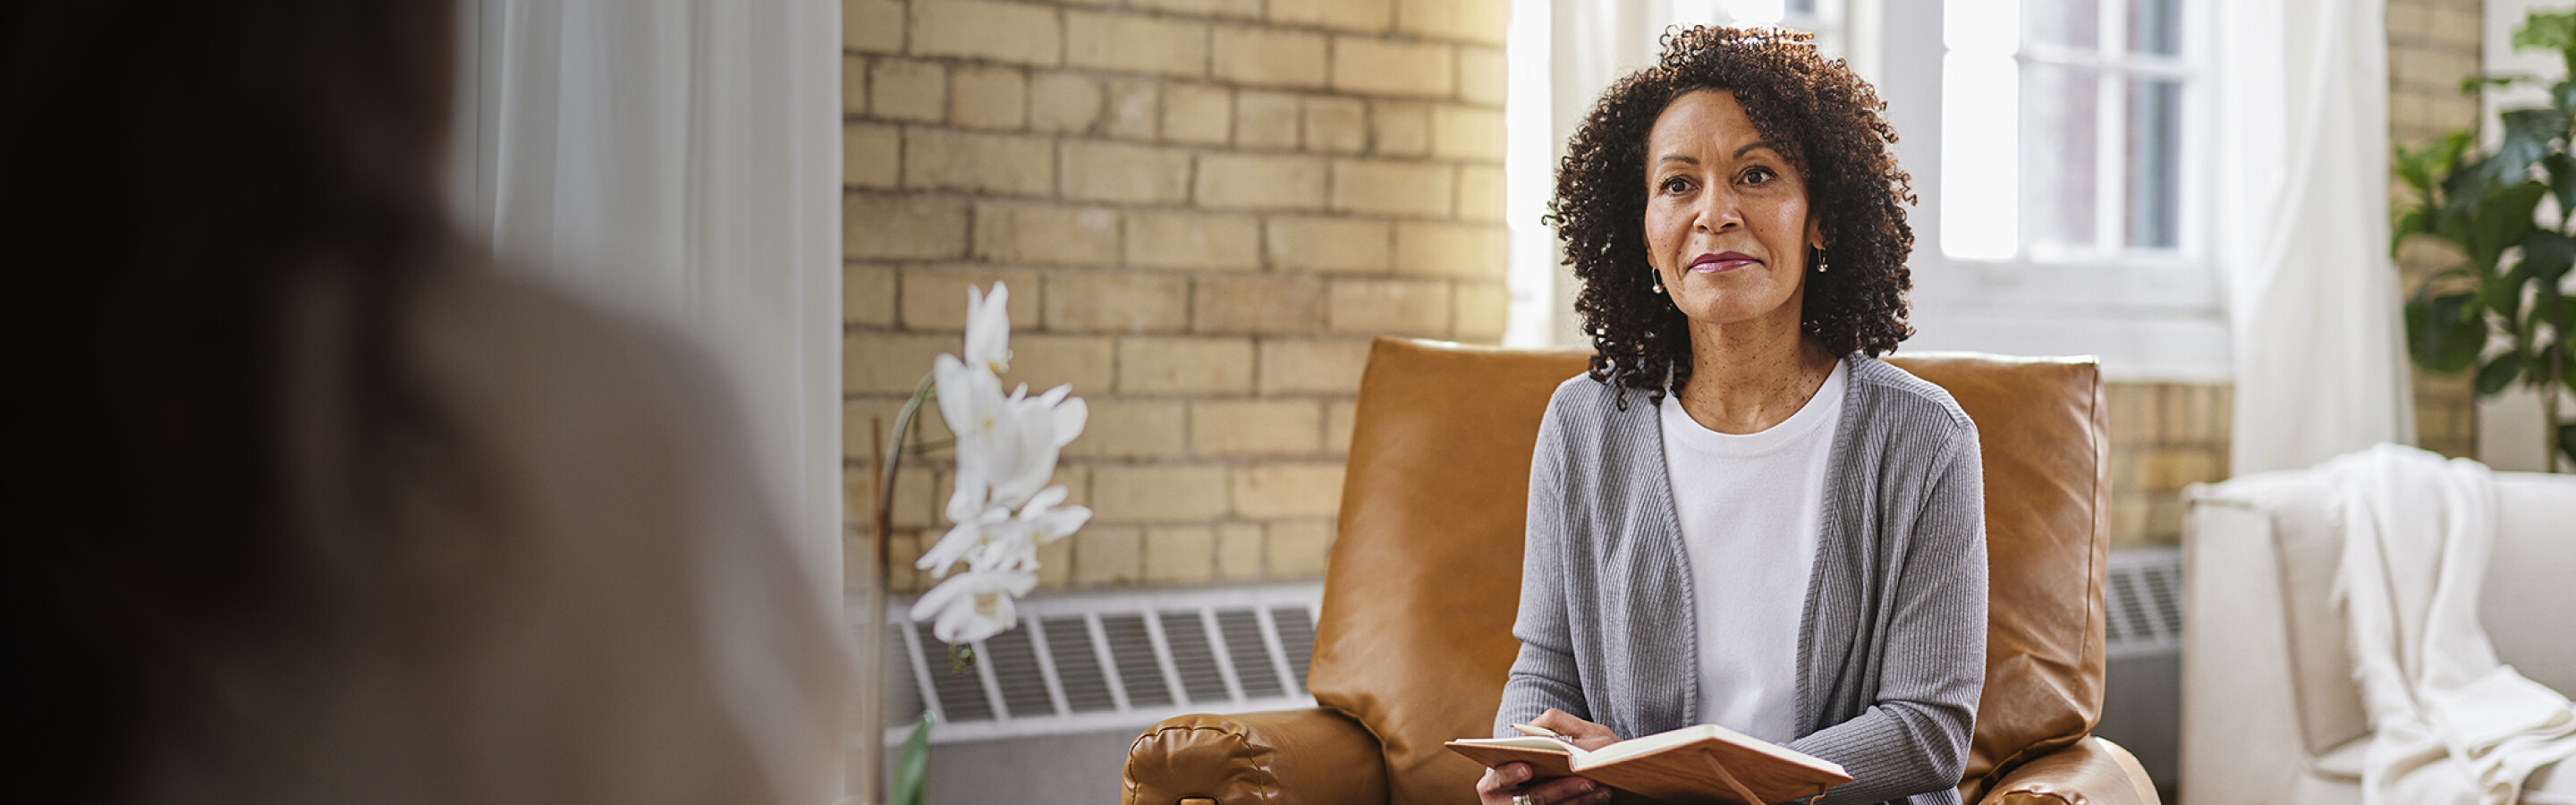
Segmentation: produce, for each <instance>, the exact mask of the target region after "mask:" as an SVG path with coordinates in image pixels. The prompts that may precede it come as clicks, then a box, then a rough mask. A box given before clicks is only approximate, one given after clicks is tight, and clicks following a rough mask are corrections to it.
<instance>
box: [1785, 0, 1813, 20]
mask: <svg viewBox="0 0 2576 805" xmlns="http://www.w3.org/2000/svg"><path fill="white" fill-rule="evenodd" d="M1789 13H1791V14H1803V15H1806V16H1809V17H1813V16H1815V15H1816V0H1789Z"/></svg>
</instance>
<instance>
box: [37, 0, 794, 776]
mask: <svg viewBox="0 0 2576 805" xmlns="http://www.w3.org/2000/svg"><path fill="white" fill-rule="evenodd" d="M455 19H456V11H455V9H454V8H453V7H452V6H451V4H450V3H449V2H446V0H381V1H378V2H349V1H348V0H225V1H221V2H197V3H141V2H125V1H123V0H82V1H81V2H8V3H0V110H5V111H0V254H5V255H6V258H5V259H6V261H7V265H6V268H5V270H0V331H5V335H0V371H5V373H6V377H7V378H8V384H9V385H8V394H7V398H8V402H7V408H6V415H5V416H0V547H5V551H6V555H5V556H0V574H5V575H0V598H5V601H4V602H0V612H5V615H0V618H5V621H6V624H7V632H6V635H5V638H0V640H5V642H0V645H5V646H6V647H7V648H6V649H5V650H6V651H7V652H9V654H10V658H9V660H8V664H9V670H10V676H11V681H12V682H13V684H12V685H11V686H10V690H9V692H8V694H7V699H6V700H7V705H6V710H5V712H0V723H4V724H6V729H7V730H9V732H10V733H12V734H11V735H10V736H9V737H10V739H11V740H10V743H11V745H13V746H16V747H20V749H19V750H18V751H17V752H16V753H15V756H14V757H13V758H12V760H13V763H12V766H13V767H14V768H17V769H19V770H20V771H19V772H18V773H16V774H13V775H12V780H11V784H12V788H13V789H14V793H16V794H18V795H19V796H18V798H20V799H24V800H26V801H39V802H76V803H106V802H142V803H155V802H176V801H189V802H213V803H229V802H260V803H307V802H310V803H326V802H327V803H349V802H380V803H411V802H421V803H429V802H474V803H521V802H525V803H539V802H543V803H571V802H617V803H659V802H670V803H716V802H723V803H763V802H800V803H819V802H824V801H827V800H828V799H829V798H830V797H831V795H833V794H834V793H837V790H836V788H835V785H836V782H837V781H836V780H835V779H834V766H833V765H832V762H831V755H832V754H833V753H834V752H835V751H836V747H837V746H838V741H837V738H838V734H839V732H840V730H839V717H840V715H841V710H842V699H841V696H842V690H841V685H842V682H841V678H842V675H841V670H842V668H843V667H844V663H845V655H844V653H843V650H842V647H841V645H840V643H839V642H838V640H837V639H836V637H835V636H834V632H833V630H832V629H831V628H830V623H831V621H830V620H829V619H828V618H827V614H826V612H827V611H826V609H825V603H824V602H825V598H824V596H823V595H822V594H821V591H820V590H817V589H815V588H814V584H813V582H812V580H811V576H809V575H808V574H807V573H806V572H805V571H804V569H803V567H802V566H801V564H800V560H799V558H798V556H797V555H796V553H795V551H794V550H793V549H792V548H791V546H790V544H789V543H788V542H787V541H786V538H785V535H784V533H783V531H782V530H781V528H780V526H779V523H778V522H777V519H776V516H775V514H776V513H775V512H773V511H771V510H770V508H769V500H770V498H769V497H768V496H767V495H765V494H764V493H763V491H762V489H761V488H760V487H759V485H758V483H757V482H756V481H755V480H754V479H753V466H752V464H751V462H750V460H749V457H748V452H747V449H746V447H745V439H744V437H743V435H742V433H741V431H740V429H739V428H738V427H737V425H738V423H737V422H736V421H735V417H736V416H738V412H736V411H734V410H733V409H732V408H731V407H730V406H729V403H728V402H727V401H726V400H725V399H724V398H723V396H722V394H721V392H720V390H719V389H720V385H719V383H718V381H717V379H716V376H715V374H714V373H713V372H712V370H711V367H710V366H709V365H708V364H707V363H706V362H705V361H704V360H703V358H701V357H699V356H696V355H695V354H693V353H691V352H690V351H689V350H688V349H686V348H684V347H683V346H682V345H681V344H679V343H678V342H677V341H676V340H674V339H673V338H671V337H670V336H668V335H667V334H665V333H661V332H658V331H655V330H653V329H650V328H648V327H644V326H641V325H639V324H637V323H635V322H632V321H628V320H625V319H622V318H619V317H617V316H614V315H608V314H604V313H602V312H599V311H597V310H593V309H590V308H588V307H585V306H583V305H580V304H577V303H574V302H572V301H570V300H569V299H567V298H566V297H565V296H563V295H561V294H559V293H557V292H554V291H551V290H548V289H545V288H541V287H538V286H535V285H532V284H528V283H525V282H521V281H517V280H513V279H510V278H507V277H505V276H503V275H501V274H499V273H496V272H495V271H494V270H493V269H492V267H491V266H489V265H488V264H486V263H485V262H483V261H482V259H481V258H480V257H479V256H478V255H479V254H480V251H479V250H478V249H477V248H475V247H474V246H472V245H471V244H467V243H463V242H460V241H459V240H458V239H457V237H456V236H455V234H454V232H453V231H452V230H451V228H450V225H449V223H448V221H447V220H446V218H445V212H444V207H443V205H442V203H441V199H440V194H439V188H440V186H441V184H440V176H441V169H442V166H441V156H442V153H443V151H444V145H445V143H444V139H445V135H446V133H447V131H448V130H449V126H448V123H449V119H448V118H449V108H450V105H451V103H452V99H453V94H452V92H451V89H452V86H451V82H452V80H453V79H452V76H453V75H454V72H455V70H454V66H455V65H454V63H453V60H454V56H453V53H454V50H455V42H454V39H453V36H454V31H453V30H452V29H453V27H454V24H455Z"/></svg>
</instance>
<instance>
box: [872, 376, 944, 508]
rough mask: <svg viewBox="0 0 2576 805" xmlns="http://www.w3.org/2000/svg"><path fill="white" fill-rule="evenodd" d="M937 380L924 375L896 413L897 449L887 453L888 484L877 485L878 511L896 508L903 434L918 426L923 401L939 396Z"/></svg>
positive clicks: (886, 474) (895, 432)
mask: <svg viewBox="0 0 2576 805" xmlns="http://www.w3.org/2000/svg"><path fill="white" fill-rule="evenodd" d="M936 378H937V375H936V374H923V375H922V376H921V386H920V387H918V388H915V389H913V391H912V399H909V400H905V401H904V402H903V410H901V411H897V412H895V415H894V439H895V449H893V450H890V451H887V452H886V457H885V478H886V482H885V483H882V484H878V485H877V511H881V512H882V511H891V510H892V507H893V506H894V477H895V470H897V469H900V468H902V467H903V434H904V431H905V430H906V429H909V428H912V427H913V426H915V425H916V424H918V423H917V422H915V421H914V419H913V415H914V414H916V413H920V411H921V403H922V401H923V400H928V399H931V398H933V397H936V396H938V393H939V391H938V386H936V385H933V383H932V381H933V380H935V379H936Z"/></svg>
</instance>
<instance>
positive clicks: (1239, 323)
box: [1190, 277, 1324, 334]
mask: <svg viewBox="0 0 2576 805" xmlns="http://www.w3.org/2000/svg"><path fill="white" fill-rule="evenodd" d="M1191 299H1192V301H1191V304H1190V330H1191V331H1193V332H1200V333H1252V334H1288V333H1310V332H1314V331H1315V330H1318V329H1321V328H1322V327H1323V324H1324V283H1323V281H1322V280H1319V279H1316V278H1313V277H1225V278H1209V279H1201V280H1199V281H1198V286H1197V287H1196V288H1195V289H1193V291H1192V296H1191Z"/></svg>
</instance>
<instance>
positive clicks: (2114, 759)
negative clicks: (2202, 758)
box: [1978, 737, 2162, 805]
mask: <svg viewBox="0 0 2576 805" xmlns="http://www.w3.org/2000/svg"><path fill="white" fill-rule="evenodd" d="M2161 802H2162V800H2160V799H2158V798H2157V797H2156V788H2155V784H2154V783H2153V782H2151V781H2149V780H2148V779H2147V770H2146V768H2145V767H2142V766H2139V765H2138V759H2137V758H2136V757H2132V756H2130V754H2129V750H2126V749H2122V748H2120V745H2119V744H2115V743H2112V742H2110V741H2105V740H2102V739H2100V738H2093V737H2088V738H2085V739H2084V740H2083V741H2080V742H2077V743H2076V744H2075V745H2073V746H2069V747H2066V748H2064V749H2060V750H2057V751H2055V752H2050V753H2048V754H2045V755H2041V756H2039V757H2036V758H2033V759H2031V761H2030V762H2029V763H2024V764H2022V766H2021V768H2018V769H2014V770H2013V772H2012V773H2011V774H2007V775H2004V779H2003V780H2002V781H2001V782H1998V783H1996V784H1995V787H1994V788H1993V789H1990V790H1988V791H1987V792H1986V798H1985V799H1984V800H1982V801H1980V802H1979V804H1978V805H2160V804H2161Z"/></svg>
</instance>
